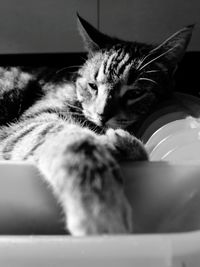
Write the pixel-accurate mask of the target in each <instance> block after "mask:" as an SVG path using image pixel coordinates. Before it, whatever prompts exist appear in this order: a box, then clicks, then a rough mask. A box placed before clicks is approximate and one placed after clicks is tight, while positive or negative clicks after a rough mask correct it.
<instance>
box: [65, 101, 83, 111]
mask: <svg viewBox="0 0 200 267" xmlns="http://www.w3.org/2000/svg"><path fill="white" fill-rule="evenodd" d="M67 106H69V107H71V108H75V109H77V110H81V111H82V108H80V107H78V106H74V105H72V104H69V103H67Z"/></svg>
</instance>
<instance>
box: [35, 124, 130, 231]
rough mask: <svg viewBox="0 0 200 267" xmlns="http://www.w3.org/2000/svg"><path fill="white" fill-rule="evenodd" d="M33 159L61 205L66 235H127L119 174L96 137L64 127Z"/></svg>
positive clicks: (127, 207)
mask: <svg viewBox="0 0 200 267" xmlns="http://www.w3.org/2000/svg"><path fill="white" fill-rule="evenodd" d="M37 153H38V156H37V159H38V160H37V165H38V167H39V169H40V170H41V172H42V174H43V175H44V177H45V179H46V180H48V182H49V183H50V184H51V186H52V188H53V191H54V193H55V195H56V196H57V198H58V200H59V202H60V203H61V205H62V208H63V210H64V213H65V216H66V228H67V229H68V230H69V231H70V233H71V234H72V235H78V236H80V235H89V234H114V233H130V232H132V211H131V208H130V205H129V203H128V201H127V199H126V197H125V195H124V191H123V183H122V177H121V174H120V170H119V168H118V165H117V163H116V161H115V159H114V157H113V156H112V154H111V153H110V151H109V149H107V147H106V146H105V143H104V142H103V141H102V139H101V138H100V137H99V136H97V135H96V134H94V133H93V132H91V131H89V130H87V129H82V128H81V127H78V126H73V125H72V126H67V129H66V130H65V131H61V132H60V133H58V134H57V135H56V136H55V135H54V136H52V137H51V138H48V139H47V140H46V141H45V142H44V143H43V144H42V146H41V147H40V148H39V149H38V151H37Z"/></svg>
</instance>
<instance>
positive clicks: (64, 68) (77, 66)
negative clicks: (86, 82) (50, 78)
mask: <svg viewBox="0 0 200 267" xmlns="http://www.w3.org/2000/svg"><path fill="white" fill-rule="evenodd" d="M80 67H82V65H73V66H67V67H63V68H61V69H59V70H57V71H56V74H58V73H60V72H61V71H64V70H66V69H72V68H80Z"/></svg>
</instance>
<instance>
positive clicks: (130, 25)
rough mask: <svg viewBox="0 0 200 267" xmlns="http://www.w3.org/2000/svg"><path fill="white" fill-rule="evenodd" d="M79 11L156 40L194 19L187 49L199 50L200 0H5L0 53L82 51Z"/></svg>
mask: <svg viewBox="0 0 200 267" xmlns="http://www.w3.org/2000/svg"><path fill="white" fill-rule="evenodd" d="M77 11H78V12H79V13H80V14H81V15H82V16H83V17H85V18H86V19H87V20H89V21H90V22H91V23H92V24H93V25H95V26H97V25H98V23H97V22H99V27H100V29H101V30H102V31H104V32H107V33H108V34H110V35H116V36H119V37H122V38H125V39H129V40H135V39H137V40H139V41H147V42H156V43H157V42H160V41H163V40H164V39H165V38H167V37H168V36H169V35H170V34H172V33H174V32H175V31H177V30H178V29H180V28H182V27H183V26H185V25H187V24H191V23H194V22H195V23H197V27H196V30H195V31H194V35H193V38H192V41H191V44H190V46H189V50H192V51H194V50H195V51H199V50H200V27H199V25H198V24H200V1H199V0H185V1H184V0H1V1H0V54H2V53H40V52H43V53H44V52H79V51H83V46H82V43H81V39H80V37H79V34H78V31H77V29H76V12H77Z"/></svg>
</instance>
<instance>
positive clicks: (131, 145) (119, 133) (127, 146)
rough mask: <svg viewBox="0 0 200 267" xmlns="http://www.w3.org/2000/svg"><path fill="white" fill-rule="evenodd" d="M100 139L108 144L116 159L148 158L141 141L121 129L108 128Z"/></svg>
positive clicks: (134, 159)
mask: <svg viewBox="0 0 200 267" xmlns="http://www.w3.org/2000/svg"><path fill="white" fill-rule="evenodd" d="M102 139H104V140H105V142H106V143H107V144H108V146H110V149H111V151H113V153H114V155H115V157H116V158H117V160H118V161H127V160H133V161H141V160H148V153H147V151H146V149H145V147H144V145H143V143H142V142H141V141H140V140H139V139H138V138H136V137H135V136H134V135H131V134H130V133H128V132H127V131H125V130H122V129H115V130H114V129H108V130H107V131H106V134H105V135H104V136H102Z"/></svg>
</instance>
